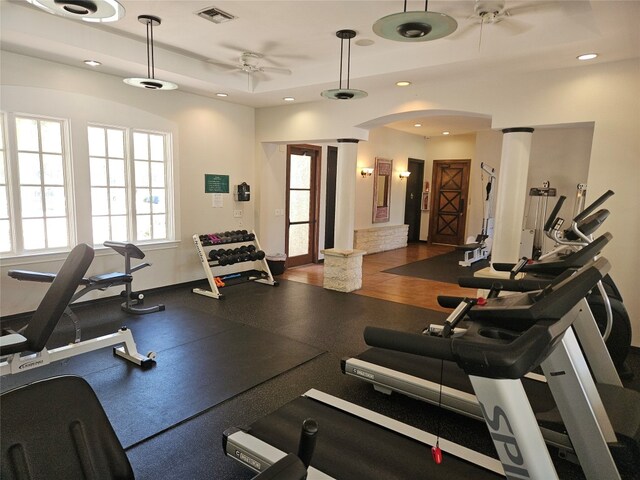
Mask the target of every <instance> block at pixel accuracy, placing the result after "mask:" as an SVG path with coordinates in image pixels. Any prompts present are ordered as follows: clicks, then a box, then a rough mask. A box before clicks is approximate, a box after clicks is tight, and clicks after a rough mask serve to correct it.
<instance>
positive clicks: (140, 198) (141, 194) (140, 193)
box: [136, 188, 152, 213]
mask: <svg viewBox="0 0 640 480" xmlns="http://www.w3.org/2000/svg"><path fill="white" fill-rule="evenodd" d="M151 201H152V199H151V196H150V195H149V190H148V189H146V188H137V189H136V213H150V212H151Z"/></svg>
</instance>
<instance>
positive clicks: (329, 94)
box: [320, 30, 368, 100]
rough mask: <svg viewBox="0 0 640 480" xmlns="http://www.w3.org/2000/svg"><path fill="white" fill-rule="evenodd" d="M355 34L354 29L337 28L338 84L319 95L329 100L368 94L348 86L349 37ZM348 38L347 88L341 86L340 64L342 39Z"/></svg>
mask: <svg viewBox="0 0 640 480" xmlns="http://www.w3.org/2000/svg"><path fill="white" fill-rule="evenodd" d="M355 36H356V32H355V30H338V31H337V32H336V37H338V38H339V39H340V86H339V88H334V89H331V90H325V91H323V92H322V93H321V94H320V95H322V96H323V97H326V98H330V99H331V100H351V99H354V98H364V97H366V96H367V95H368V93H367V92H365V91H364V90H355V89H350V88H349V71H350V69H351V39H352V38H354V37H355ZM345 40H349V45H348V53H347V83H346V87H347V88H342V65H343V64H344V61H343V53H344V41H345Z"/></svg>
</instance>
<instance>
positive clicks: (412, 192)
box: [404, 158, 424, 242]
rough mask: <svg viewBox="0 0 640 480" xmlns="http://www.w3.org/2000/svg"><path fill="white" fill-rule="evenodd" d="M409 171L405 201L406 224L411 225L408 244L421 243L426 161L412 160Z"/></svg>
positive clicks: (408, 166)
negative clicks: (423, 184) (423, 183)
mask: <svg viewBox="0 0 640 480" xmlns="http://www.w3.org/2000/svg"><path fill="white" fill-rule="evenodd" d="M407 170H408V171H409V172H411V175H409V177H407V191H406V192H405V200H404V223H405V225H409V233H408V235H407V241H408V242H419V241H420V218H421V217H422V181H423V178H424V160H418V159H416V158H410V159H409V163H408V165H407Z"/></svg>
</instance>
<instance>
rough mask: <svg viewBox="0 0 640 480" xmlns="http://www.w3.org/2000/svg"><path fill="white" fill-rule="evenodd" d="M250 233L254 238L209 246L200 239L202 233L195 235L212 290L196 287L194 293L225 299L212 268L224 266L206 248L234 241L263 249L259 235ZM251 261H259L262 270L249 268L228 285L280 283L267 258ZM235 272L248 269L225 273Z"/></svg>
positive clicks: (195, 241)
mask: <svg viewBox="0 0 640 480" xmlns="http://www.w3.org/2000/svg"><path fill="white" fill-rule="evenodd" d="M249 233H251V234H252V235H253V240H240V241H236V242H230V243H225V244H213V245H207V246H204V245H203V244H202V241H201V240H200V235H198V234H195V235H193V243H194V244H195V246H196V250H197V251H198V257H199V258H200V263H202V268H204V273H205V274H206V275H207V280H208V281H209V287H210V288H211V290H206V289H203V288H194V289H192V290H191V291H192V292H193V293H197V294H198V295H204V296H205V297H211V298H216V299H218V300H222V299H224V295H223V294H222V293H220V287H218V285H217V284H216V281H215V279H216V276H217V275H214V272H213V270H212V269H215V268H222V267H220V266H219V265H218V263H217V262H216V261H214V260H210V259H209V255H208V250H205V249H209V248H217V247H220V246H226V245H231V244H232V243H233V244H244V245H248V244H252V245H254V246H255V247H256V249H257V250H261V248H260V243H259V242H258V237H257V236H256V235H255V233H254V232H249ZM251 263H253V264H255V263H259V264H260V268H261V269H262V270H249V271H248V275H246V276H241V277H236V278H234V279H233V281H232V282H229V283H228V285H237V284H238V283H244V282H258V283H264V284H265V285H272V286H274V287H275V286H277V285H278V282H277V281H276V280H274V279H273V275H272V274H271V270H270V269H269V264H268V263H267V259H266V258H263V259H261V260H253V261H252V262H251ZM234 265H235V266H237V265H240V264H234ZM228 267H232V266H231V265H230V266H228ZM234 273H247V271H244V272H242V271H238V270H234V269H231V270H229V271H228V273H225V274H224V275H233V274H234ZM225 283H226V282H225ZM223 288H224V287H223Z"/></svg>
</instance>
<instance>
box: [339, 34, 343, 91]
mask: <svg viewBox="0 0 640 480" xmlns="http://www.w3.org/2000/svg"><path fill="white" fill-rule="evenodd" d="M343 52H344V38H341V39H340V86H339V87H338V88H339V89H340V90H342V64H343V63H344V57H343Z"/></svg>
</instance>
